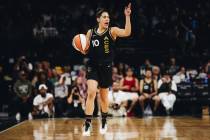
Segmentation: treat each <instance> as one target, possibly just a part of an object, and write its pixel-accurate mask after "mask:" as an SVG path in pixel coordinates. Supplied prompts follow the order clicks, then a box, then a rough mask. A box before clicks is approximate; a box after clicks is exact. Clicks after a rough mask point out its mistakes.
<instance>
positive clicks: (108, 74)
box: [87, 64, 112, 88]
mask: <svg viewBox="0 0 210 140" xmlns="http://www.w3.org/2000/svg"><path fill="white" fill-rule="evenodd" d="M91 79H92V80H96V81H97V82H98V84H99V87H100V88H109V87H110V86H112V64H94V65H88V66H87V80H91Z"/></svg>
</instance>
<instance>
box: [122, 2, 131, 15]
mask: <svg viewBox="0 0 210 140" xmlns="http://www.w3.org/2000/svg"><path fill="white" fill-rule="evenodd" d="M124 13H125V16H130V15H131V3H129V4H128V6H126V7H125V10H124Z"/></svg>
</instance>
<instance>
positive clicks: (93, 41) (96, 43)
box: [92, 39, 100, 47]
mask: <svg viewBox="0 0 210 140" xmlns="http://www.w3.org/2000/svg"><path fill="white" fill-rule="evenodd" d="M92 45H93V47H98V46H99V45H100V43H99V40H98V39H95V40H92Z"/></svg>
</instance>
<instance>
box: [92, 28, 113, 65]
mask: <svg viewBox="0 0 210 140" xmlns="http://www.w3.org/2000/svg"><path fill="white" fill-rule="evenodd" d="M114 46H115V42H114V39H113V37H112V35H111V28H108V29H106V30H105V31H104V32H103V33H101V34H99V33H97V28H94V29H92V30H91V37H90V48H89V51H88V57H89V63H90V64H104V63H112V61H113V59H114V52H113V48H114Z"/></svg>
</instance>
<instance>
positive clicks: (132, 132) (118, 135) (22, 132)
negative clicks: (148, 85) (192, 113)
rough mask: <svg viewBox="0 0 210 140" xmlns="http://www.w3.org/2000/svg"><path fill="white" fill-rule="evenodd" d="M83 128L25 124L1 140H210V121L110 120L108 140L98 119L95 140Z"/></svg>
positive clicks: (53, 122) (56, 122) (72, 123)
mask: <svg viewBox="0 0 210 140" xmlns="http://www.w3.org/2000/svg"><path fill="white" fill-rule="evenodd" d="M82 124H83V120H81V119H49V120H48V119H45V120H33V121H24V122H22V123H20V124H18V125H16V126H13V127H12V128H9V129H7V130H5V131H2V132H0V140H81V139H82V140H126V139H129V140H136V139H137V140H210V119H209V118H206V119H198V118H192V117H171V118H168V117H155V118H154V117H153V118H142V119H139V118H110V119H109V120H108V124H109V126H108V132H107V134H105V135H104V136H102V135H100V134H99V131H98V128H99V124H100V123H99V119H94V120H93V131H92V134H91V137H82V136H81V126H82Z"/></svg>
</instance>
